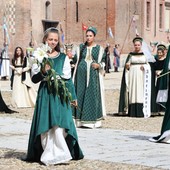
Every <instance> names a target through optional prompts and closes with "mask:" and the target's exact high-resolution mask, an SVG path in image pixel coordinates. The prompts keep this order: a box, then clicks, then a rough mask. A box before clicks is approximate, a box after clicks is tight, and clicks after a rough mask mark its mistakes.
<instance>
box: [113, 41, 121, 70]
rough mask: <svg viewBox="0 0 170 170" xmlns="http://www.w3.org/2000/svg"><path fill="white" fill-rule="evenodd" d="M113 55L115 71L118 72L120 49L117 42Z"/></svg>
mask: <svg viewBox="0 0 170 170" xmlns="http://www.w3.org/2000/svg"><path fill="white" fill-rule="evenodd" d="M113 56H114V62H113V65H114V71H115V72H118V68H119V66H120V51H119V44H115V47H114V49H113Z"/></svg>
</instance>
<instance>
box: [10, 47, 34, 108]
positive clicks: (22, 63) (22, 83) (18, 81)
mask: <svg viewBox="0 0 170 170" xmlns="http://www.w3.org/2000/svg"><path fill="white" fill-rule="evenodd" d="M10 67H11V69H12V71H13V73H12V75H13V78H11V80H12V82H11V88H12V106H13V107H17V108H23V107H34V106H35V100H36V91H35V89H34V87H33V83H32V81H31V75H30V69H31V67H30V66H29V63H28V59H27V57H24V52H23V49H22V48H21V47H16V48H15V51H14V57H13V59H12V65H10Z"/></svg>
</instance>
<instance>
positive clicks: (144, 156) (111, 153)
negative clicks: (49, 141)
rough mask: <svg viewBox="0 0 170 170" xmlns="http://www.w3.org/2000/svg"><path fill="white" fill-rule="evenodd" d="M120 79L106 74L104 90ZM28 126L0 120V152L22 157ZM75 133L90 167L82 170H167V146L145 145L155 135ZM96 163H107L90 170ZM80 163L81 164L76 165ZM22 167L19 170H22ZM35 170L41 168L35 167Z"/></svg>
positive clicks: (97, 131)
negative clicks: (13, 152)
mask: <svg viewBox="0 0 170 170" xmlns="http://www.w3.org/2000/svg"><path fill="white" fill-rule="evenodd" d="M120 79H121V72H120V73H111V74H107V76H106V77H105V87H106V90H109V89H116V90H117V89H119V88H120ZM8 85H9V82H8V81H3V82H2V81H1V90H2V91H4V90H6V91H8V90H9V91H10V89H9V87H8ZM30 125H31V120H24V119H19V118H14V117H4V116H3V117H0V136H1V139H0V149H3V148H4V149H12V150H13V151H21V152H22V153H26V149H27V145H28V137H29V130H30ZM77 132H78V136H79V143H80V145H81V148H82V150H83V152H84V155H85V160H92V161H93V162H89V163H88V164H91V166H90V165H88V166H89V167H91V168H88V167H87V166H85V165H84V166H85V167H84V169H86V168H88V169H94V170H97V169H98V170H99V169H111V170H112V169H135V170H136V169H154V170H156V169H170V161H169V159H168V158H169V157H170V152H169V150H170V145H168V144H159V143H152V142H149V141H148V138H149V137H152V136H155V135H157V134H156V133H149V132H141V131H131V130H114V129H103V128H99V129H77ZM0 159H1V157H0ZM97 160H99V161H101V162H102V161H107V163H105V164H104V162H103V164H104V166H102V165H103V164H100V162H97V163H96V164H97V165H98V166H97V167H96V165H95V166H94V167H93V163H95V161H97ZM1 163H2V162H1ZM1 163H0V165H1ZM81 163H82V161H80V164H81ZM111 163H117V166H113V165H115V164H111ZM19 164H21V163H19ZM82 164H83V163H82ZM124 164H126V165H124ZM130 165H134V166H130ZM136 165H138V166H136ZM24 166H25V165H23V167H22V168H20V169H25V168H24ZM81 166H82V168H80V166H78V167H77V168H76V169H77V170H78V169H83V165H81ZM145 166H148V167H150V168H146V167H145ZM0 167H1V166H0ZM5 167H6V166H3V169H7V168H5ZM92 167H93V168H92ZM15 168H16V167H15ZM65 168H66V167H65V166H64V168H63V167H62V168H61V169H65ZM1 169H2V168H1ZM26 169H31V170H32V169H33V168H30V167H28V168H26ZM37 169H43V168H42V167H39V168H37ZM47 169H48V168H47ZM55 169H56V168H55ZM68 169H69V168H68ZM74 169H75V168H74ZM11 170H12V169H11Z"/></svg>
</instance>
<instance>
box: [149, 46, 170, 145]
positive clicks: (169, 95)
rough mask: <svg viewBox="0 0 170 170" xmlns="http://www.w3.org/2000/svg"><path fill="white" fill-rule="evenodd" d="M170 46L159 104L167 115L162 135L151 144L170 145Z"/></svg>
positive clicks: (160, 81) (160, 82) (164, 66)
mask: <svg viewBox="0 0 170 170" xmlns="http://www.w3.org/2000/svg"><path fill="white" fill-rule="evenodd" d="M169 71H170V46H169V49H168V52H167V55H166V59H165V62H164V65H163V71H162V77H160V80H159V91H158V95H157V102H158V103H159V104H160V105H161V106H163V107H164V108H165V115H164V118H163V122H162V128H161V133H160V135H158V136H155V137H153V138H150V139H149V140H150V141H151V142H161V143H168V144H169V143H170V107H169V103H170V90H169V89H170V81H169V80H170V74H167V73H168V72H169Z"/></svg>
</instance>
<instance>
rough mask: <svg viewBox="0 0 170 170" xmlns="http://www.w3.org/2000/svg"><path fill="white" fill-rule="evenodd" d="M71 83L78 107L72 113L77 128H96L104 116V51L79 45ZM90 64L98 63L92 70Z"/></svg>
mask: <svg viewBox="0 0 170 170" xmlns="http://www.w3.org/2000/svg"><path fill="white" fill-rule="evenodd" d="M73 59H74V60H75V62H76V67H75V71H74V74H73V81H74V85H75V89H76V94H77V101H78V107H77V109H75V111H74V113H73V117H74V119H75V123H76V126H77V127H88V128H96V127H100V126H101V119H103V117H104V116H105V115H106V111H105V103H104V85H103V72H104V66H105V53H104V49H103V48H102V47H101V46H99V45H94V46H92V47H88V46H86V45H85V44H81V45H80V46H79V47H78V49H77V53H76V55H75V57H74V58H73ZM92 63H99V64H100V68H99V69H94V68H93V67H92V65H91V64H92Z"/></svg>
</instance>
